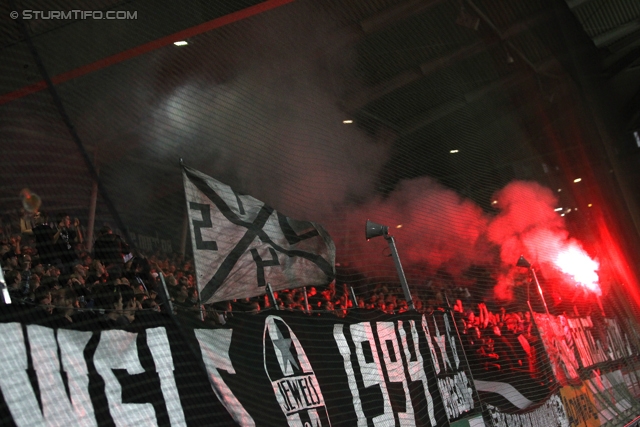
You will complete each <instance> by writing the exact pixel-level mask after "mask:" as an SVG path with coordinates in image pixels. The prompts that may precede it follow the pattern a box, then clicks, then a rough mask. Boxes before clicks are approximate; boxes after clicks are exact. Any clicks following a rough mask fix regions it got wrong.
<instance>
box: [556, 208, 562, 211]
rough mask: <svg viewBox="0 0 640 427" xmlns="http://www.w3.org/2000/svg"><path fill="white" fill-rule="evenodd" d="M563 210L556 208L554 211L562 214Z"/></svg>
mask: <svg viewBox="0 0 640 427" xmlns="http://www.w3.org/2000/svg"><path fill="white" fill-rule="evenodd" d="M561 210H562V208H555V209H554V211H556V212H560V211H561Z"/></svg>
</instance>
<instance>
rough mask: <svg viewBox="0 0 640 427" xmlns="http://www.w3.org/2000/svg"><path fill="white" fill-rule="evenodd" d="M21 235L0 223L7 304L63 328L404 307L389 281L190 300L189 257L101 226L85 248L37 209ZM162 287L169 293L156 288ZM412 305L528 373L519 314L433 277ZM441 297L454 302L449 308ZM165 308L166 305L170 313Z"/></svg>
mask: <svg viewBox="0 0 640 427" xmlns="http://www.w3.org/2000/svg"><path fill="white" fill-rule="evenodd" d="M19 227H20V232H19V233H18V232H17V231H16V230H14V229H13V228H12V227H7V224H6V223H4V224H3V226H2V230H1V232H2V236H1V238H2V241H1V242H0V243H1V248H0V256H1V257H2V268H3V272H4V279H5V283H6V291H7V293H8V295H9V297H10V298H11V302H12V303H13V304H25V305H31V306H33V307H34V308H36V309H37V310H38V313H39V315H41V316H43V317H44V318H46V319H47V321H48V324H51V325H52V326H69V325H73V324H74V323H77V322H81V321H82V320H84V319H86V318H88V317H91V316H93V317H94V318H95V316H99V320H100V322H101V323H102V325H103V326H104V327H105V328H110V327H121V326H126V325H128V324H130V323H132V322H134V321H135V319H136V316H140V315H142V314H143V313H145V312H150V311H158V312H159V311H165V312H168V313H171V314H172V315H176V316H178V318H182V319H189V320H190V321H194V320H200V321H204V322H209V323H213V324H225V323H226V322H227V320H228V319H229V317H231V316H233V315H234V313H237V312H252V313H257V312H260V311H262V310H269V309H275V307H274V304H275V305H277V306H278V309H280V310H290V311H301V312H304V313H306V314H307V315H314V314H317V313H333V314H335V315H336V316H339V317H345V316H346V315H347V314H348V312H349V310H352V309H368V310H379V311H381V312H384V313H387V314H395V313H402V312H405V311H408V310H409V304H408V302H407V301H406V300H405V299H404V297H403V294H402V292H401V289H400V287H398V286H393V285H389V284H376V285H372V286H371V287H370V288H369V289H367V290H362V289H359V292H358V293H357V297H356V301H353V297H352V295H355V294H354V293H352V292H351V289H349V288H348V286H347V285H346V284H344V285H342V286H336V283H335V282H333V283H331V284H329V285H328V286H326V287H323V288H318V289H316V288H315V287H309V288H295V289H290V290H281V291H278V292H274V293H273V298H271V296H270V295H268V294H266V295H264V296H261V297H254V298H246V299H243V300H233V301H225V302H219V303H215V304H211V305H207V306H202V305H200V303H199V299H198V291H197V287H196V283H195V271H194V265H193V262H192V260H190V259H187V258H185V257H184V256H182V255H180V254H172V255H162V254H160V253H155V254H149V255H148V256H143V255H142V254H138V253H136V254H132V253H131V249H130V247H129V245H128V244H127V243H126V242H125V241H124V240H123V239H122V238H121V237H120V236H119V235H118V234H116V233H113V231H112V230H111V229H110V228H109V227H107V226H104V227H102V228H101V229H100V230H99V232H98V235H97V237H96V239H95V242H94V243H93V250H92V251H91V252H89V251H87V245H86V242H85V241H84V235H83V232H82V227H81V226H80V222H79V220H78V219H77V218H75V219H73V220H72V219H71V218H70V217H69V215H67V214H66V213H64V212H62V213H60V214H58V215H57V216H56V218H55V221H50V218H49V217H48V216H47V214H46V213H45V212H42V211H40V212H35V213H34V214H28V213H23V215H22V216H21V218H20V221H19ZM163 281H164V284H165V285H166V289H167V290H168V297H167V295H166V293H165V292H164V291H163V289H164V286H165V285H163ZM412 298H413V303H414V306H415V309H416V310H417V311H418V312H420V313H425V314H430V313H432V312H433V311H435V310H443V311H444V310H451V311H452V312H453V315H454V319H455V320H456V327H457V328H458V331H459V333H460V336H461V338H462V340H463V344H464V345H465V349H466V353H467V356H468V358H469V362H470V363H471V364H472V365H475V366H476V368H477V369H482V370H485V371H491V370H504V369H515V370H521V371H525V372H527V373H528V374H529V375H530V376H531V377H533V378H535V377H536V371H537V369H536V365H537V363H538V362H539V360H538V358H537V357H536V354H537V352H539V350H537V348H538V347H539V338H537V337H536V336H535V335H534V334H533V331H532V329H533V328H532V327H533V322H532V320H531V316H530V313H529V312H528V311H521V312H507V311H506V309H505V307H500V308H499V309H498V310H496V311H495V312H492V311H490V310H489V309H488V308H487V305H486V304H484V303H482V302H481V303H477V302H472V301H471V296H470V294H469V291H468V290H466V289H464V288H455V287H453V286H449V285H447V284H446V283H445V281H435V282H434V283H432V284H430V286H428V287H427V289H426V291H424V292H422V294H421V295H414V296H413V297H412ZM449 301H455V303H454V304H453V305H452V306H451V305H450V304H449ZM168 307H172V310H169V309H168Z"/></svg>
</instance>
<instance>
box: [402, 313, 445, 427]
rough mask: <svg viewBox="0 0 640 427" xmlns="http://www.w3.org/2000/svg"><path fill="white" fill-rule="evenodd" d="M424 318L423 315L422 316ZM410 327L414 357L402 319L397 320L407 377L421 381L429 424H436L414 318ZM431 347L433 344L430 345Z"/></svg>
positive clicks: (410, 322)
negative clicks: (405, 361)
mask: <svg viewBox="0 0 640 427" xmlns="http://www.w3.org/2000/svg"><path fill="white" fill-rule="evenodd" d="M423 319H424V317H423ZM409 326H410V327H411V337H412V338H413V352H414V354H415V359H413V358H412V356H411V352H410V351H409V346H408V344H407V335H406V333H405V330H404V328H403V327H402V321H398V332H399V333H400V341H401V342H402V348H403V349H404V355H405V358H406V360H407V370H408V371H409V377H410V378H411V381H421V382H422V388H423V390H424V395H425V398H426V400H427V408H428V410H429V420H430V421H431V425H432V426H435V425H436V417H435V410H434V408H433V398H432V397H431V393H430V392H429V386H428V383H427V373H426V372H425V371H424V364H423V363H424V360H423V358H422V354H420V346H419V340H418V331H417V329H416V322H415V321H414V320H410V321H409ZM432 348H433V345H432Z"/></svg>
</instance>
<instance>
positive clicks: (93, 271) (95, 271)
mask: <svg viewBox="0 0 640 427" xmlns="http://www.w3.org/2000/svg"><path fill="white" fill-rule="evenodd" d="M106 272H107V270H106V269H105V268H104V265H102V262H100V260H97V259H94V260H93V262H92V263H91V267H90V268H89V274H90V275H94V276H96V277H101V276H102V275H103V274H105V273H106Z"/></svg>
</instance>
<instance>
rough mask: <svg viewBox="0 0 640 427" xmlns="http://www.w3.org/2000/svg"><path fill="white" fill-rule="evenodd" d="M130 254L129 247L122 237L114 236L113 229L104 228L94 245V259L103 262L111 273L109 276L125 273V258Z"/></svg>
mask: <svg viewBox="0 0 640 427" xmlns="http://www.w3.org/2000/svg"><path fill="white" fill-rule="evenodd" d="M129 252H130V249H129V245H127V244H126V243H125V242H124V241H123V240H122V238H121V237H120V236H118V235H117V234H113V231H111V228H110V227H108V226H106V225H105V226H104V227H102V228H101V229H100V233H99V236H98V238H97V239H96V241H95V243H94V244H93V258H94V259H97V260H100V261H102V263H103V264H104V266H105V267H106V268H107V270H108V271H109V274H112V273H118V272H119V274H120V276H121V275H122V273H123V271H124V258H123V256H124V255H126V254H128V253H129Z"/></svg>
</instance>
